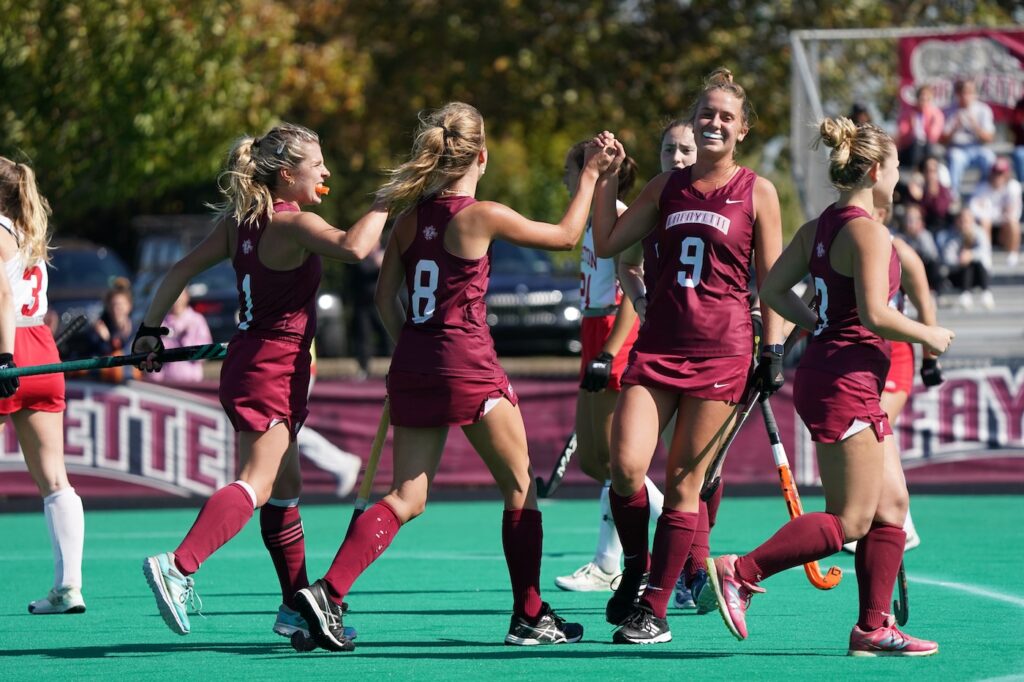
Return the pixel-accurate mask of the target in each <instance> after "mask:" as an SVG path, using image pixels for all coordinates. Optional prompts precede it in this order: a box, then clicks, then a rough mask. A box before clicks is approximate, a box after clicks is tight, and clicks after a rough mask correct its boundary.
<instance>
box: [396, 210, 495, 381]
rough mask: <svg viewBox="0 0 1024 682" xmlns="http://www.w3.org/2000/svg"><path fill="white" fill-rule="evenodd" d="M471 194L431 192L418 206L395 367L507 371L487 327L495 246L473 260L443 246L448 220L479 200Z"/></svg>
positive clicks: (480, 373) (478, 373)
mask: <svg viewBox="0 0 1024 682" xmlns="http://www.w3.org/2000/svg"><path fill="white" fill-rule="evenodd" d="M475 202H476V200H475V199H473V198H472V197H465V196H453V197H431V198H429V199H426V200H425V201H423V202H421V203H420V204H419V205H418V206H417V207H416V235H415V236H414V237H413V240H412V243H411V244H409V247H408V248H407V249H406V250H405V252H404V253H402V265H403V266H404V267H405V283H406V289H407V292H408V294H409V310H408V313H407V316H406V321H405V325H404V326H403V327H402V333H401V335H400V336H399V338H398V343H397V344H396V346H395V352H394V354H393V355H392V358H391V369H392V370H397V371H403V372H417V373H420V374H439V375H445V376H456V377H487V378H490V377H501V376H504V374H505V372H504V370H502V368H501V365H500V364H499V363H498V356H497V354H496V353H495V351H494V341H493V340H492V339H491V330H490V327H488V326H487V307H486V303H485V302H484V296H485V294H486V293H487V285H488V283H489V282H490V276H491V250H490V249H489V248H488V250H487V254H486V255H484V256H483V257H482V258H479V259H476V260H471V259H467V258H461V257H459V256H456V255H454V254H451V253H449V252H448V250H447V249H445V246H444V236H445V232H446V231H447V230H448V223H449V222H450V221H451V220H452V218H454V217H455V215H456V214H457V213H458V212H459V211H461V210H462V209H464V208H466V207H467V206H470V205H472V204H473V203H475Z"/></svg>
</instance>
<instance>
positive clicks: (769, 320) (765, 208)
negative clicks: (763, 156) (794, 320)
mask: <svg viewBox="0 0 1024 682" xmlns="http://www.w3.org/2000/svg"><path fill="white" fill-rule="evenodd" d="M781 252H782V209H781V208H780V207H779V195H778V193H777V192H776V191H775V185H773V184H772V183H771V181H770V180H767V179H765V178H758V179H757V181H756V182H755V184H754V267H755V269H756V271H757V288H758V291H760V289H761V286H762V284H763V283H764V279H765V277H766V276H767V275H768V272H769V271H770V270H771V269H772V266H773V265H775V263H776V261H777V260H778V258H779V254H780V253H781ZM761 314H762V316H763V319H764V341H763V343H764V344H765V345H768V344H776V343H782V341H783V339H784V336H783V334H782V317H781V316H780V315H779V314H778V313H777V312H775V309H774V306H773V305H771V304H770V303H768V302H767V301H765V305H764V306H762V308H761Z"/></svg>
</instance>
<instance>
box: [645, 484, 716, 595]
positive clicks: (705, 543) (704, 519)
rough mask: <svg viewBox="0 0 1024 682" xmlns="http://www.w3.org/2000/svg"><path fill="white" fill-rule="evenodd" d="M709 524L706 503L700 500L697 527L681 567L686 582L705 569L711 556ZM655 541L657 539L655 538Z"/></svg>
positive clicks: (688, 582)
mask: <svg viewBox="0 0 1024 682" xmlns="http://www.w3.org/2000/svg"><path fill="white" fill-rule="evenodd" d="M710 540H711V524H710V522H709V519H708V505H707V504H705V503H704V501H703V500H702V501H701V503H700V511H699V512H697V529H696V530H695V531H694V533H693V544H691V545H690V555H689V556H688V557H686V565H685V566H684V567H683V577H684V578H685V579H686V584H687V585H689V584H690V583H691V582H693V579H694V577H695V576H696V575H697V571H706V570H707V563H706V562H707V559H708V557H709V556H711V546H710ZM655 542H657V539H655Z"/></svg>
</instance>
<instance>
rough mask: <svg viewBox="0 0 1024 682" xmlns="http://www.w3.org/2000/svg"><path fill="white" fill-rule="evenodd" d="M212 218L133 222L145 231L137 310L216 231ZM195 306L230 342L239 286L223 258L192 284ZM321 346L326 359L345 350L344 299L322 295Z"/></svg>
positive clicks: (145, 218) (151, 218) (318, 336)
mask: <svg viewBox="0 0 1024 682" xmlns="http://www.w3.org/2000/svg"><path fill="white" fill-rule="evenodd" d="M210 220H211V219H210V217H209V216H197V215H179V216H139V217H136V218H135V219H134V220H132V226H133V227H134V228H135V229H136V230H137V231H138V232H139V264H138V273H137V275H136V281H135V295H136V310H140V309H142V310H145V306H146V305H148V303H149V300H150V299H151V298H152V297H153V293H154V292H155V289H156V286H157V285H158V284H159V283H160V280H161V279H162V278H163V276H164V274H165V273H166V272H167V270H168V269H169V268H170V267H171V265H173V264H174V263H175V262H176V261H178V259H180V258H181V257H182V256H184V255H185V254H186V253H188V252H189V251H190V250H192V248H194V247H195V246H196V245H197V244H198V243H199V242H200V241H202V240H203V239H204V238H205V237H206V235H207V234H209V232H210V229H211V223H210ZM188 293H189V297H190V298H191V299H192V303H191V305H192V307H193V308H195V310H196V311H197V312H200V313H202V314H203V316H204V317H205V318H206V322H207V324H209V325H210V334H211V336H212V337H213V340H214V341H216V342H224V341H230V340H231V336H232V335H233V334H234V333H235V328H236V327H237V326H238V289H237V288H236V283H235V270H234V268H233V267H232V266H231V262H230V261H227V260H225V261H223V262H221V263H218V264H217V265H215V266H213V267H212V268H210V269H209V270H207V271H206V272H204V273H202V274H200V275H199V276H197V277H196V278H195V279H193V280H192V281H191V282H190V283H189V286H188ZM316 308H317V311H316V314H317V323H316V348H317V353H318V354H319V355H322V356H324V357H337V356H339V355H343V354H344V353H345V340H346V339H345V332H344V319H343V317H342V305H341V298H340V297H339V296H338V295H337V294H334V293H330V292H325V291H321V292H320V293H319V294H317V306H316Z"/></svg>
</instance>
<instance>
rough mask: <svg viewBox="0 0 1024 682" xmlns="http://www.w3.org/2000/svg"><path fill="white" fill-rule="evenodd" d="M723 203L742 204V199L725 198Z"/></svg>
mask: <svg viewBox="0 0 1024 682" xmlns="http://www.w3.org/2000/svg"><path fill="white" fill-rule="evenodd" d="M725 203H727V204H742V203H743V199H726V200H725Z"/></svg>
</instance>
